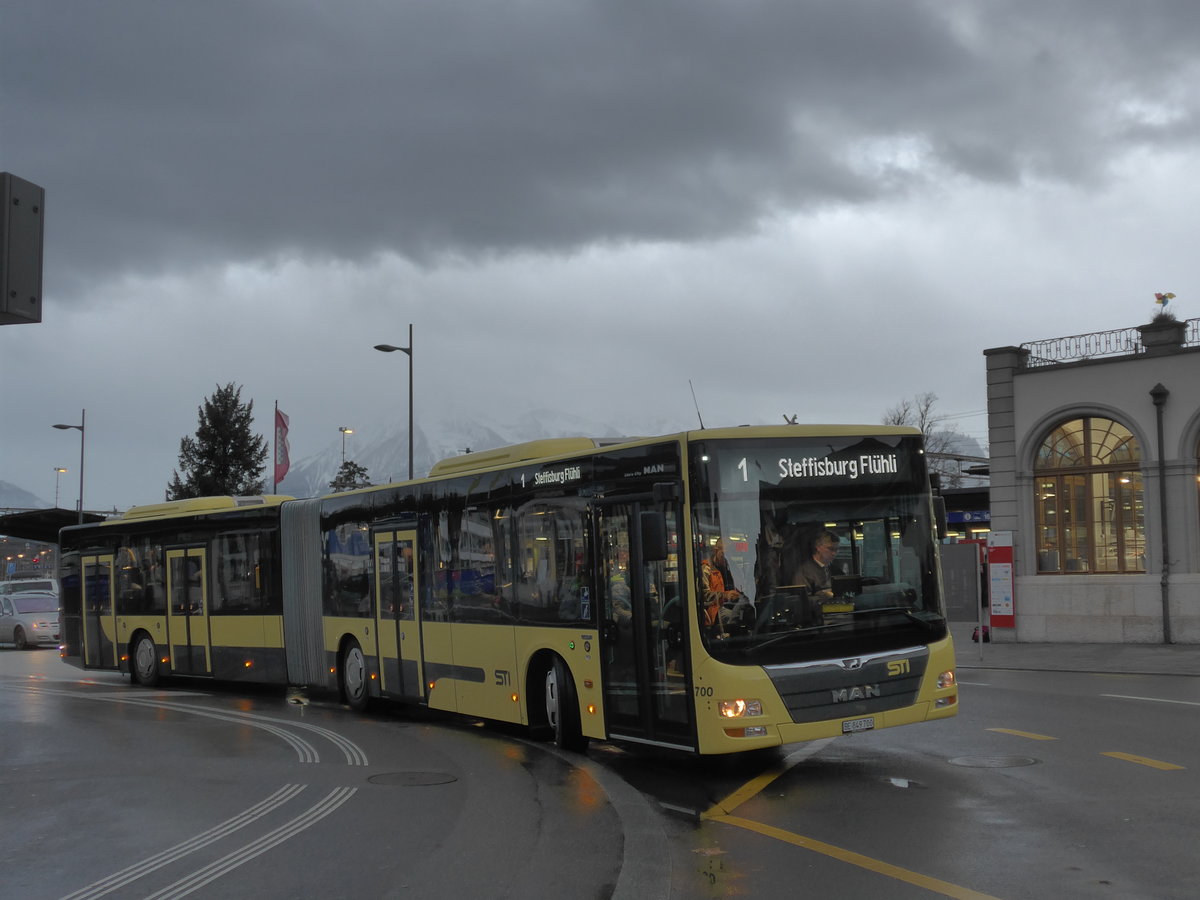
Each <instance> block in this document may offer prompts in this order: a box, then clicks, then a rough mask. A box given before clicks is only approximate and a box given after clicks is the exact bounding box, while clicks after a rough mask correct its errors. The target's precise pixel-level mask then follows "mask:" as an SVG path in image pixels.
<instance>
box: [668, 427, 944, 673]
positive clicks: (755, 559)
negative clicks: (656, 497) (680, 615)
mask: <svg viewBox="0 0 1200 900" xmlns="http://www.w3.org/2000/svg"><path fill="white" fill-rule="evenodd" d="M691 455H692V466H691V471H692V473H693V493H692V497H693V500H694V506H693V516H694V520H693V530H694V534H695V535H696V538H697V543H698V545H699V546H698V547H697V548H696V550H697V555H698V559H697V565H696V572H697V574H698V578H699V582H700V583H699V584H698V585H697V600H698V603H699V605H700V612H699V615H700V622H701V631H702V633H703V636H704V641H705V646H706V647H707V649H708V651H709V653H710V654H711V655H712V656H714V657H715V658H717V659H721V660H722V661H725V662H730V663H735V664H736V663H741V664H760V665H766V664H778V663H784V662H790V661H803V660H806V659H816V658H821V657H828V656H832V655H837V654H849V653H853V654H855V655H857V654H861V653H865V652H871V651H875V650H879V651H882V650H887V649H895V648H897V647H903V646H911V645H916V644H927V643H930V642H931V641H933V640H935V639H938V638H941V637H943V636H944V635H945V633H946V622H945V616H944V608H943V605H942V599H941V589H940V573H939V568H938V556H937V546H936V535H935V523H934V520H933V514H932V504H931V500H930V492H929V482H928V475H927V472H926V467H925V458H924V451H923V450H922V446H921V440H920V437H919V436H916V435H912V434H884V435H878V434H873V435H861V434H860V435H844V434H843V435H839V436H832V437H831V436H822V437H808V436H804V437H797V438H794V439H787V438H785V439H776V438H772V439H758V440H748V441H736V440H734V441H713V440H710V441H707V442H705V443H703V444H694V445H693V446H692V451H691Z"/></svg>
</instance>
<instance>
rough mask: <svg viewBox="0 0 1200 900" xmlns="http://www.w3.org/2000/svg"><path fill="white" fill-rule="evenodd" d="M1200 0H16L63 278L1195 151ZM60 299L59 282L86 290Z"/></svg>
mask: <svg viewBox="0 0 1200 900" xmlns="http://www.w3.org/2000/svg"><path fill="white" fill-rule="evenodd" d="M1198 8H1200V7H1197V5H1196V4H1193V3H1184V2H1179V3H1168V2H1160V3H1155V2H1143V3H1139V4H1136V5H1135V4H1125V3H1117V2H1115V0H1114V2H1108V3H1105V2H1082V0H1080V2H1059V3H1055V2H1044V0H1039V2H1029V3H1006V4H981V3H967V2H954V3H951V2H934V0H928V2H917V0H910V2H895V0H877V2H863V3H851V2H846V3H800V2H796V0H788V2H775V3H772V2H740V0H739V2H733V0H727V2H697V0H686V2H685V0H675V2H660V3H642V2H624V0H597V2H587V3H576V2H561V0H554V2H533V0H529V2H520V0H516V2H503V3H496V2H491V0H487V2H485V0H478V2H437V3H432V2H431V3H424V2H379V3H368V2H348V3H338V4H330V3H303V2H291V0H289V2H282V0H280V2H259V3H252V2H244V3H243V2H238V3H230V2H206V3H187V4H167V3H155V2H122V0H111V2H105V3H93V2H75V3H68V2H47V3H15V2H10V0H4V2H3V9H4V36H3V37H2V38H0V40H2V42H3V43H2V51H3V52H2V54H0V66H2V69H0V77H2V85H3V91H2V94H0V98H2V99H0V112H2V118H3V131H4V137H3V143H2V144H0V168H4V169H6V170H9V171H14V172H16V173H17V174H20V175H22V176H23V177H25V178H28V179H30V180H32V181H35V182H37V183H39V184H41V185H42V186H43V187H45V188H46V190H47V207H48V214H47V223H48V225H47V228H48V234H47V239H48V242H49V246H48V260H52V261H53V263H54V269H53V270H52V278H51V280H50V283H49V284H48V287H50V288H52V289H53V288H55V287H57V289H58V290H59V291H61V292H63V293H64V294H74V293H75V292H76V291H77V290H78V288H79V286H81V285H82V284H83V283H84V282H85V281H86V280H87V279H91V278H95V277H98V276H100V277H102V276H104V275H106V274H111V273H112V272H113V271H116V270H132V269H137V270H150V271H154V270H159V269H166V268H170V267H174V266H177V265H180V264H183V265H187V264H189V263H201V262H213V261H222V260H239V259H261V258H264V257H267V258H269V257H273V256H288V255H292V254H299V255H304V256H308V257H318V258H341V259H351V260H357V259H363V258H366V257H369V256H370V255H371V254H374V253H378V252H387V251H392V252H397V253H400V254H402V255H405V256H408V257H410V258H412V259H416V260H430V259H435V258H437V257H440V256H443V255H449V256H468V257H470V256H476V255H479V254H494V253H505V252H509V251H513V250H533V251H541V252H552V253H556V252H571V251H572V250H575V249H578V248H580V247H583V246H587V245H590V244H595V243H614V244H620V243H624V242H634V241H640V240H655V241H681V242H690V241H695V240H701V239H705V238H712V237H722V236H727V235H732V234H739V233H745V232H747V231H749V230H753V229H754V228H755V227H756V226H757V225H758V224H759V223H761V222H762V221H763V220H765V219H767V218H770V217H771V216H774V215H777V214H786V213H790V212H794V211H796V210H804V209H812V208H819V207H823V206H827V205H830V204H863V203H869V202H871V201H873V200H875V199H878V198H880V197H882V196H887V195H890V194H893V193H895V192H897V191H906V190H913V189H917V188H920V187H921V186H923V185H925V184H928V183H931V182H936V181H937V180H938V179H945V178H952V177H965V178H967V179H972V180H979V181H983V182H996V183H1002V184H1003V183H1017V182H1020V181H1022V180H1026V179H1030V178H1048V179H1060V180H1068V181H1074V180H1078V181H1083V182H1087V181H1092V180H1096V179H1101V178H1104V177H1105V176H1106V172H1107V168H1108V165H1109V163H1110V161H1111V160H1112V159H1113V157H1114V155H1117V154H1120V153H1122V152H1124V151H1125V150H1127V149H1129V148H1130V147H1136V146H1138V145H1140V144H1158V145H1163V144H1169V143H1170V142H1172V141H1194V139H1195V127H1196V109H1195V103H1196V101H1195V98H1194V96H1191V95H1190V94H1189V93H1187V92H1186V91H1185V90H1184V89H1183V88H1182V87H1181V83H1183V84H1186V82H1187V81H1188V80H1189V79H1188V77H1187V76H1188V75H1189V74H1190V75H1191V76H1194V74H1195V70H1194V66H1195V62H1194V60H1195V52H1196V49H1197V48H1196V35H1197V28H1196V25H1197V24H1200V23H1198V22H1197V18H1198V12H1197V10H1198ZM64 299H65V298H64Z"/></svg>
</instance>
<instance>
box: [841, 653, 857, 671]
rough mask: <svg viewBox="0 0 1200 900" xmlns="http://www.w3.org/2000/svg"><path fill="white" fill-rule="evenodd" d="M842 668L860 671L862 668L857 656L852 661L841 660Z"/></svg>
mask: <svg viewBox="0 0 1200 900" xmlns="http://www.w3.org/2000/svg"><path fill="white" fill-rule="evenodd" d="M842 668H843V669H861V668H862V660H861V659H859V658H858V657H857V656H855V657H853V658H852V659H843V660H842Z"/></svg>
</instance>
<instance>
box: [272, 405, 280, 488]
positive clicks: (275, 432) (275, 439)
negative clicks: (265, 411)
mask: <svg viewBox="0 0 1200 900" xmlns="http://www.w3.org/2000/svg"><path fill="white" fill-rule="evenodd" d="M278 472H279V401H278V400H276V401H275V415H273V416H272V417H271V493H272V494H278V493H279V482H278V481H276V480H275V475H276V474H277V473H278Z"/></svg>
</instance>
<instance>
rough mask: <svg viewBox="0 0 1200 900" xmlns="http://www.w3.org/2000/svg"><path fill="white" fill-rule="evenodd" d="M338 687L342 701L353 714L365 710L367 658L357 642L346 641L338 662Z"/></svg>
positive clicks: (366, 698) (366, 700)
mask: <svg viewBox="0 0 1200 900" xmlns="http://www.w3.org/2000/svg"><path fill="white" fill-rule="evenodd" d="M338 687H339V689H340V690H341V694H342V701H343V702H344V703H345V704H346V705H347V706H349V707H350V708H351V709H352V710H354V711H355V712H362V711H363V710H365V709H366V708H367V702H368V701H369V700H370V697H369V696H368V694H367V658H366V657H365V656H364V655H363V652H362V647H360V646H358V641H347V642H346V644H345V646H343V647H342V654H341V658H340V659H339V660H338Z"/></svg>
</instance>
